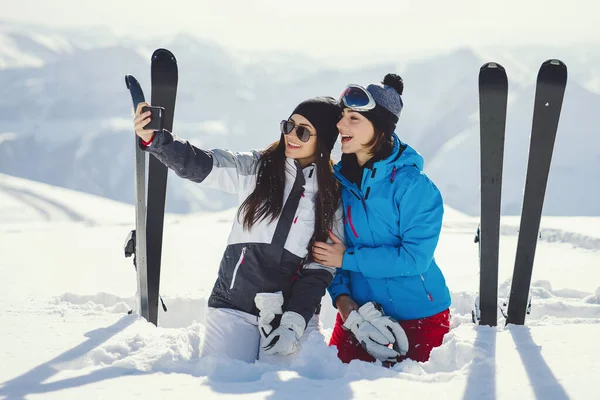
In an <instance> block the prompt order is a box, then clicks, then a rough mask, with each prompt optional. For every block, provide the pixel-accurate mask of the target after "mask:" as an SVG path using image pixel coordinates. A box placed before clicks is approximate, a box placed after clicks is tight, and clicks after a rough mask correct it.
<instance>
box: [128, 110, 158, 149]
mask: <svg viewBox="0 0 600 400" xmlns="http://www.w3.org/2000/svg"><path fill="white" fill-rule="evenodd" d="M149 105H150V104H148V103H145V102H142V103H140V104H138V106H137V109H136V110H135V118H134V120H133V128H134V129H135V134H136V135H138V136H139V137H140V138H141V139H142V140H143V141H144V142H150V141H152V138H153V137H154V131H153V130H151V129H144V126H146V125H148V123H149V122H150V118H149V117H150V114H152V113H151V112H150V111H146V112H145V113H142V108H143V107H146V106H149Z"/></svg>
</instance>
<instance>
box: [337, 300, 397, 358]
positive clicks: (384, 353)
mask: <svg viewBox="0 0 600 400" xmlns="http://www.w3.org/2000/svg"><path fill="white" fill-rule="evenodd" d="M343 327H344V328H345V329H347V330H350V331H351V332H352V334H353V335H354V337H356V339H357V340H358V342H359V343H360V344H361V345H362V347H363V348H364V349H365V350H366V351H367V352H368V353H369V354H370V355H372V356H373V357H375V358H376V359H378V360H380V361H395V360H396V357H398V356H399V354H398V353H397V352H396V351H395V350H393V349H392V348H390V347H388V346H389V345H390V344H392V343H393V341H391V340H389V339H388V338H387V337H386V336H385V335H384V334H383V333H381V332H380V331H379V330H378V329H377V328H376V327H375V326H373V324H371V323H370V322H369V321H366V320H365V319H364V318H363V317H362V316H361V315H360V314H359V313H358V312H356V311H354V310H352V311H351V312H350V315H348V318H346V322H344V325H343Z"/></svg>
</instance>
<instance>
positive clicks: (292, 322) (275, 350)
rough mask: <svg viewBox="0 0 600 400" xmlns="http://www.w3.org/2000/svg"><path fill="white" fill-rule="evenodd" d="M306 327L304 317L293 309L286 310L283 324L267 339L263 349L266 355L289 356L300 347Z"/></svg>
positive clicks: (282, 318) (282, 320)
mask: <svg viewBox="0 0 600 400" xmlns="http://www.w3.org/2000/svg"><path fill="white" fill-rule="evenodd" d="M305 328H306V321H304V317H303V316H302V315H300V314H298V313H295V312H293V311H286V312H285V313H283V316H282V317H281V324H279V327H278V328H277V329H275V330H274V331H273V332H271V334H270V335H269V336H268V337H267V339H266V340H265V343H266V344H265V345H264V346H263V349H264V351H265V354H266V355H274V354H281V355H283V356H287V355H290V354H293V353H295V352H296V351H297V350H298V348H299V347H300V338H301V337H302V334H303V333H304V329H305Z"/></svg>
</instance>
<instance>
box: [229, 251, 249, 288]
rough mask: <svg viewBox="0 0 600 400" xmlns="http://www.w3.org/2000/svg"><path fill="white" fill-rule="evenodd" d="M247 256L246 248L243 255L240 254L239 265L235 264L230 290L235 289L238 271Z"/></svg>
mask: <svg viewBox="0 0 600 400" xmlns="http://www.w3.org/2000/svg"><path fill="white" fill-rule="evenodd" d="M245 254H246V248H245V247H244V248H242V254H240V259H239V260H238V262H237V264H235V268H234V269H233V277H232V278H231V285H229V289H233V285H234V284H235V277H236V275H237V272H238V269H239V268H240V265H242V264H243V263H244V255H245Z"/></svg>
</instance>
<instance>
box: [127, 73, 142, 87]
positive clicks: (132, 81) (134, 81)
mask: <svg viewBox="0 0 600 400" xmlns="http://www.w3.org/2000/svg"><path fill="white" fill-rule="evenodd" d="M125 85H127V89H130V88H131V86H132V85H134V86H135V85H138V86H139V83H138V81H137V79H135V77H134V76H133V75H129V74H127V75H125Z"/></svg>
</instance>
